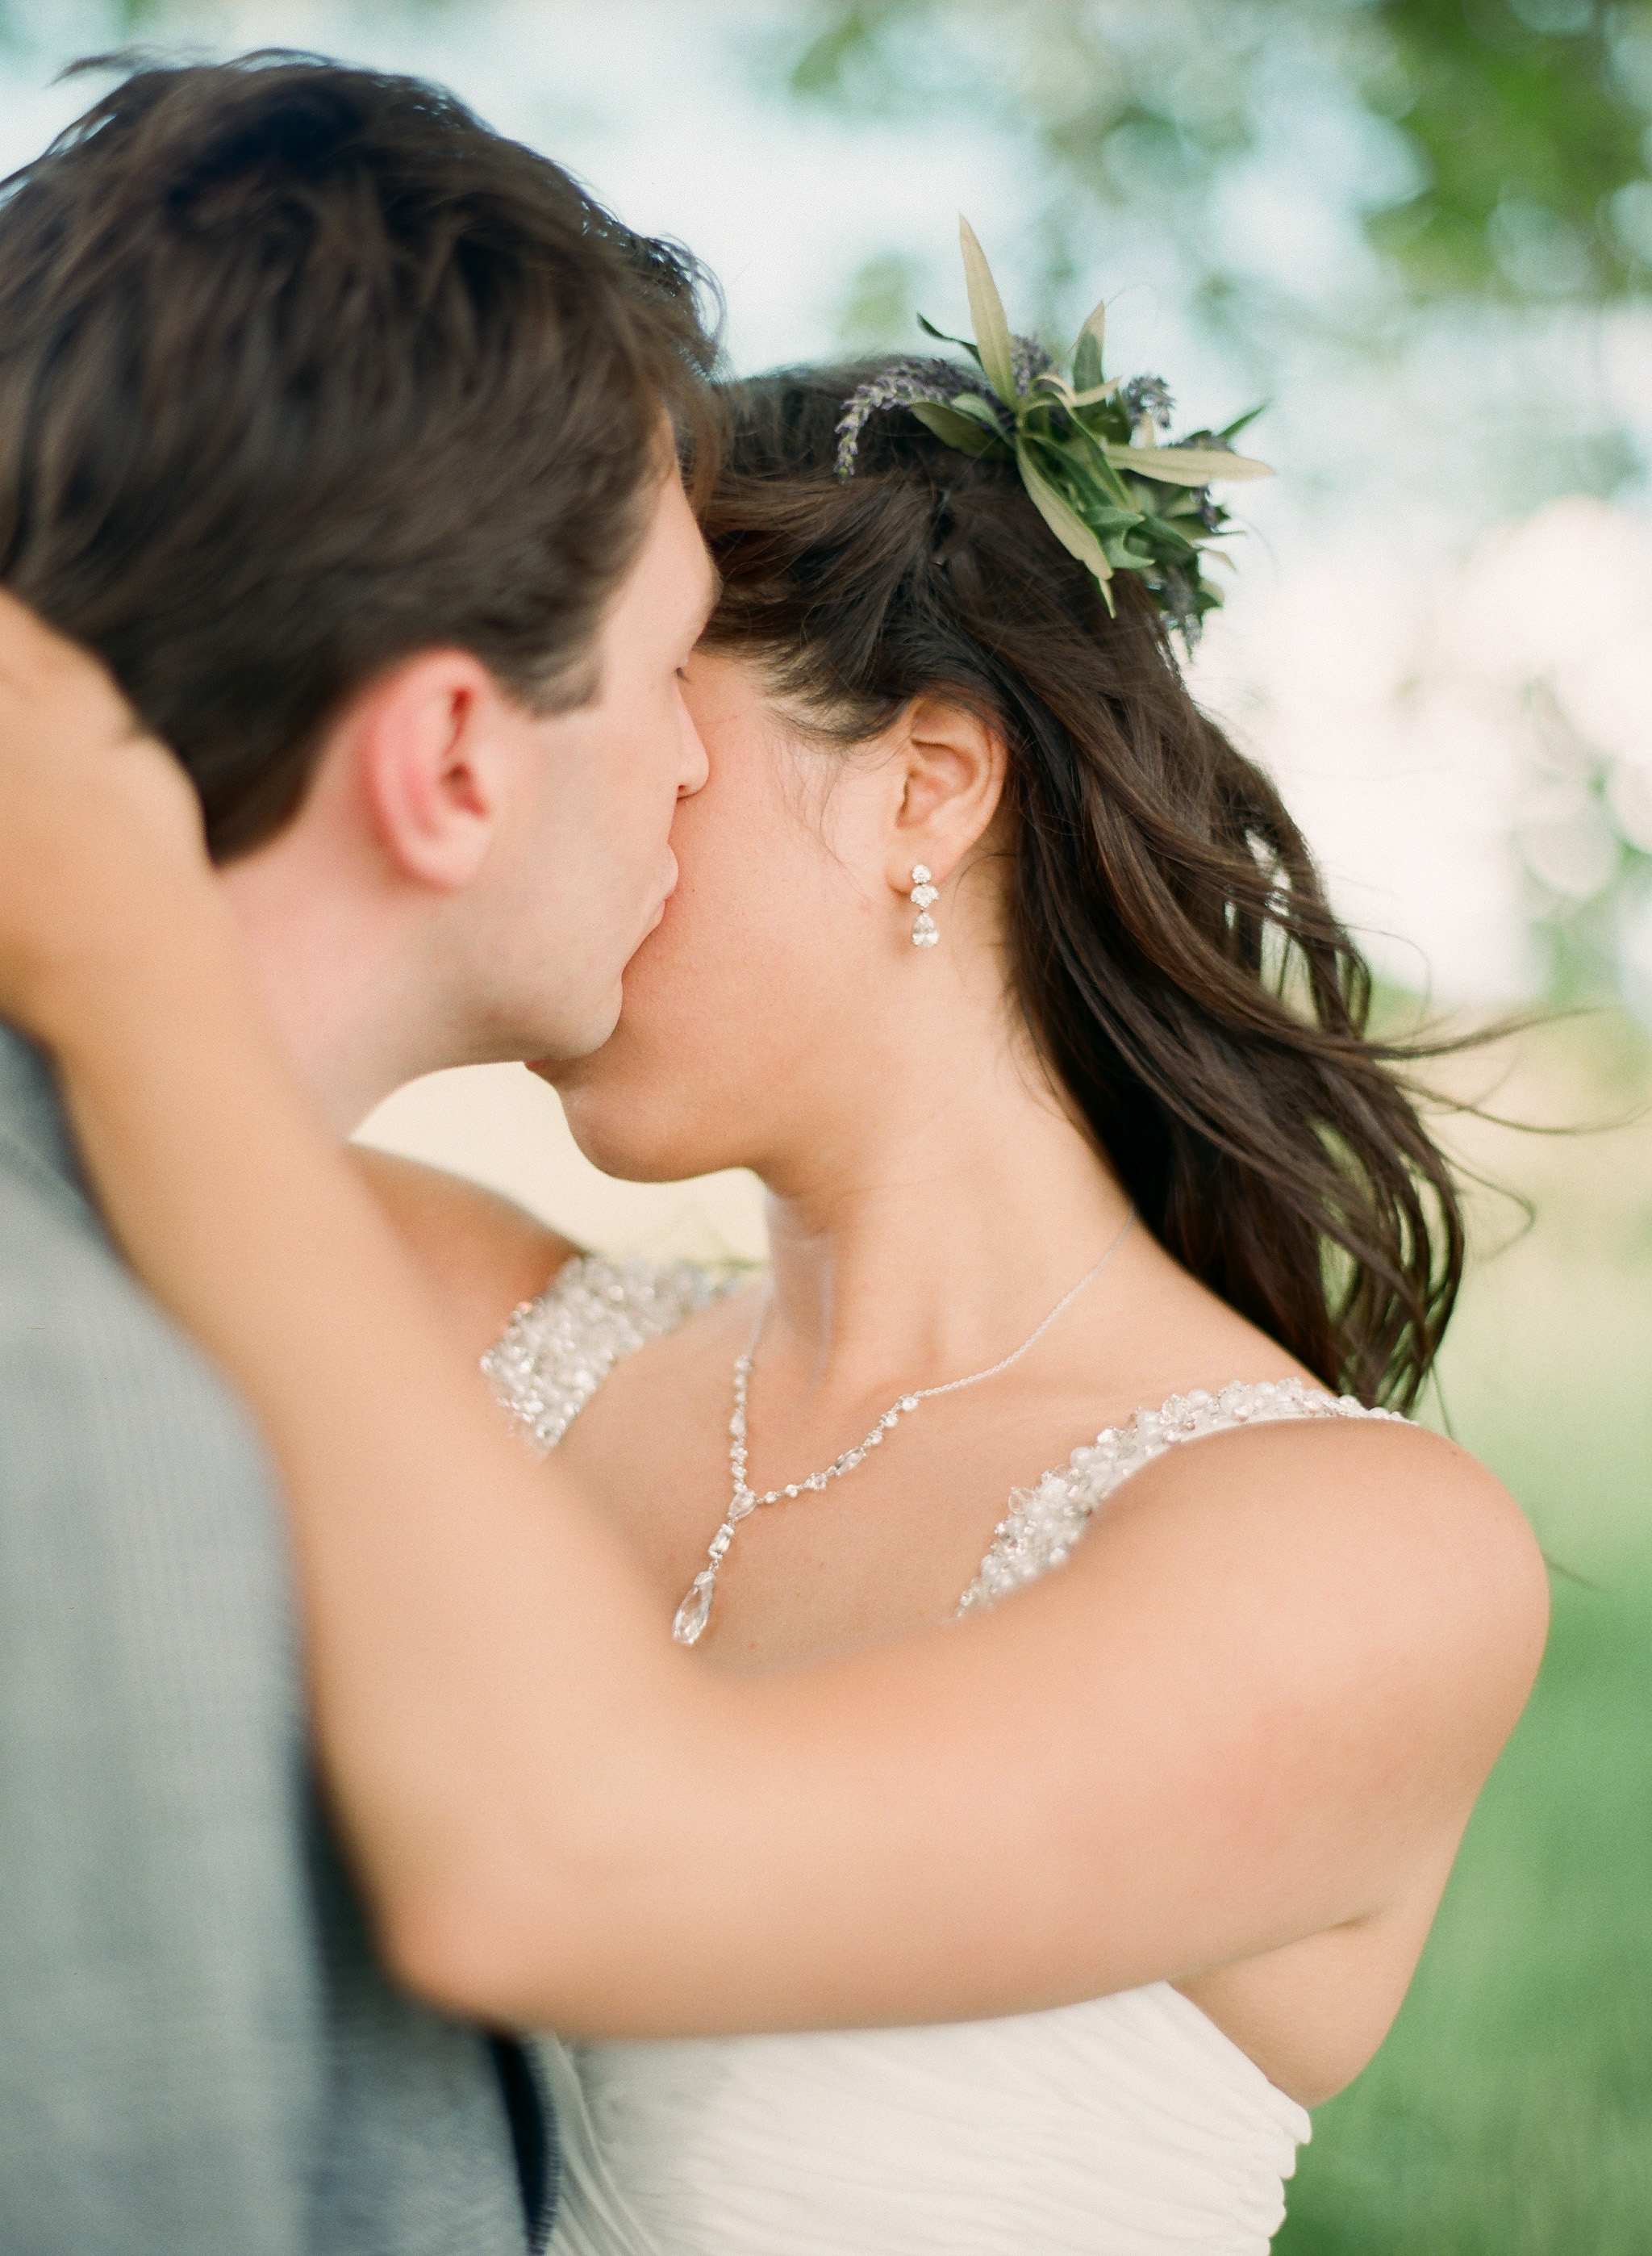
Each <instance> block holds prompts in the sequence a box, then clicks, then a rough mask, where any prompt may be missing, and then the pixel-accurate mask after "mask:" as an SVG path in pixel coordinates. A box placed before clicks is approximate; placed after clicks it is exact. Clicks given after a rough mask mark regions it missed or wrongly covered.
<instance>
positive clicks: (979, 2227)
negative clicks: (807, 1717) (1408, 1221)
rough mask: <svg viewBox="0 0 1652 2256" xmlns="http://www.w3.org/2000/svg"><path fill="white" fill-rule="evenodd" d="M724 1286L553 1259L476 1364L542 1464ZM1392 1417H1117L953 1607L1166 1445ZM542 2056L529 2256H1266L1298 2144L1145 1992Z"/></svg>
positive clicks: (1282, 2103)
mask: <svg viewBox="0 0 1652 2256" xmlns="http://www.w3.org/2000/svg"><path fill="white" fill-rule="evenodd" d="M722 1289H723V1287H722V1285H721V1283H720V1282H719V1281H718V1280H715V1279H714V1278H713V1277H712V1276H710V1275H709V1274H708V1273H706V1272H705V1271H702V1270H698V1269H693V1268H690V1267H687V1266H680V1265H679V1266H678V1267H675V1268H671V1269H661V1268H657V1267H654V1266H652V1265H649V1264H646V1263H643V1262H635V1261H632V1262H622V1263H609V1262H606V1261H599V1260H587V1261H577V1262H574V1263H573V1264H572V1265H570V1266H568V1267H567V1268H566V1269H564V1270H563V1271H562V1272H561V1273H560V1274H559V1277H558V1278H557V1279H556V1280H555V1282H554V1283H553V1284H552V1287H550V1289H549V1290H548V1291H547V1292H546V1293H545V1294H542V1296H541V1297H540V1298H539V1299H538V1301H532V1302H531V1303H529V1304H528V1305H527V1306H526V1307H524V1308H520V1309H518V1310H517V1314H516V1315H515V1316H514V1317H513V1318H512V1320H511V1322H510V1328H509V1329H508V1330H507V1331H506V1333H505V1335H504V1336H503V1339H502V1340H501V1341H500V1342H499V1343H498V1345H497V1346H496V1347H495V1348H494V1349H493V1350H491V1351H490V1352H489V1355H488V1356H487V1357H486V1358H485V1360H484V1368H485V1369H486V1371H488V1374H489V1378H490V1379H491V1381H492V1383H493V1385H494V1387H495V1390H496V1392H497V1393H498V1394H499V1396H500V1398H501V1399H502V1400H503V1402H504V1403H505V1404H506V1405H507V1406H509V1407H510V1410H511V1411H512V1412H513V1413H514V1414H516V1416H517V1417H518V1418H519V1419H520V1420H521V1421H523V1422H524V1425H526V1426H527V1427H528V1428H530V1429H531V1432H532V1433H533V1435H535V1436H536V1437H537V1439H538V1442H539V1443H540V1445H541V1446H542V1447H544V1448H545V1449H551V1448H554V1446H555V1445H556V1443H557V1442H559V1440H560V1439H561V1437H562V1435H563V1434H564V1433H565V1432H566V1429H567V1428H568V1425H569V1424H570V1422H571V1421H572V1420H573V1418H574V1417H576V1416H577V1415H578V1414H579V1412H580V1408H581V1407H582V1406H583V1405H584V1404H585V1403H586V1402H587V1401H588V1400H589V1399H590V1398H591V1396H592V1395H593V1394H594V1392H595V1391H596V1389H597V1387H598V1386H599V1385H601V1382H602V1380H603V1378H605V1377H606V1375H607V1373H608V1371H609V1370H610V1369H611V1368H612V1366H613V1364H615V1361H616V1360H617V1359H618V1358H619V1357H621V1356H622V1355H628V1354H629V1353H631V1352H632V1351H633V1350H635V1349H636V1348H639V1347H641V1346H642V1345H643V1343H644V1341H646V1340H649V1339H652V1338H656V1337H657V1336H659V1335H660V1334H661V1333H663V1332H666V1331H669V1330H671V1328H672V1327H673V1326H674V1325H675V1324H678V1323H680V1322H682V1321H683V1319H684V1318H685V1316H687V1315H691V1314H692V1312H693V1311H694V1310H695V1309H696V1308H703V1307H704V1306H706V1303H707V1302H708V1301H712V1300H713V1299H714V1298H715V1297H716V1296H717V1294H718V1293H719V1292H720V1291H721V1290H722ZM1387 1415H1390V1414H1389V1413H1386V1412H1381V1411H1367V1410H1365V1409H1364V1408H1363V1407H1362V1406H1360V1404H1359V1403H1358V1402H1355V1401H1353V1400H1352V1399H1349V1398H1346V1397H1344V1398H1341V1399H1339V1398H1338V1397H1336V1396H1334V1395H1331V1394H1325V1393H1321V1392H1318V1391H1317V1390H1314V1389H1311V1388H1308V1387H1304V1386H1303V1385H1300V1383H1299V1382H1297V1381H1296V1380H1289V1381H1285V1382H1282V1383H1279V1384H1271V1383H1268V1382H1264V1383H1262V1384H1261V1385H1232V1386H1229V1387H1227V1388H1225V1389H1224V1390H1223V1392H1221V1393H1220V1395H1216V1396H1213V1395H1209V1394H1206V1393H1194V1394H1189V1395H1178V1396H1175V1397H1173V1398H1172V1399H1170V1401H1169V1402H1167V1403H1166V1404H1165V1405H1164V1406H1163V1408H1162V1409H1160V1410H1157V1411H1141V1412H1138V1413H1137V1414H1136V1415H1135V1417H1134V1418H1133V1419H1131V1420H1130V1421H1129V1422H1128V1425H1125V1426H1123V1427H1120V1428H1113V1429H1110V1430H1109V1431H1108V1432H1107V1433H1105V1434H1103V1435H1101V1436H1100V1439H1099V1440H1098V1441H1096V1442H1093V1443H1092V1444H1090V1445H1089V1446H1087V1447H1086V1448H1083V1449H1075V1450H1074V1452H1073V1454H1072V1457H1071V1458H1070V1459H1069V1461H1068V1463H1066V1464H1065V1465H1064V1466H1063V1467H1061V1468H1060V1469H1059V1470H1057V1471H1053V1472H1048V1473H1045V1474H1044V1477H1043V1478H1042V1479H1041V1480H1040V1481H1039V1482H1038V1483H1037V1485H1036V1486H1035V1487H1033V1488H1031V1489H1030V1490H1017V1491H1016V1492H1015V1494H1014V1495H1013V1496H1012V1497H1011V1498H1010V1502H1009V1512H1008V1513H1007V1515H1006V1517H1005V1518H1004V1519H1003V1520H1002V1522H1001V1523H1000V1525H999V1527H998V1529H997V1532H996V1534H995V1539H994V1541H993V1545H992V1548H991V1549H990V1551H989V1552H988V1555H987V1557H986V1558H985V1560H984V1561H983V1562H982V1564H981V1572H980V1574H979V1575H978V1576H977V1577H976V1579H975V1581H974V1583H972V1584H971V1586H970V1588H969V1590H968V1591H967V1593H966V1594H965V1596H964V1598H963V1600H962V1601H961V1604H960V1611H964V1612H967V1611H973V1610H974V1608H976V1607H978V1606H982V1605H988V1604H991V1603H992V1602H993V1600H994V1599H995V1598H997V1597H1002V1595H1003V1594H1004V1593H1005V1592H1006V1591H1008V1590H1014V1589H1015V1588H1016V1586H1017V1585H1018V1584H1020V1583H1026V1582H1030V1581H1031V1580H1032V1578H1033V1577H1034V1576H1037V1575H1040V1574H1043V1573H1044V1572H1045V1571H1046V1569H1050V1568H1051V1567H1056V1566H1058V1565H1059V1564H1060V1563H1061V1562H1062V1561H1063V1560H1064V1559H1065V1557H1066V1556H1067V1552H1068V1549H1069V1547H1070V1546H1071V1545H1072V1542H1073V1541H1074V1540H1076V1539H1077V1538H1078V1537H1079V1535H1080V1534H1081V1533H1082V1531H1083V1528H1084V1526H1085V1523H1086V1520H1087V1519H1089V1517H1090V1515H1091V1514H1092V1513H1093V1512H1094V1511H1095V1510H1096V1509H1097V1507H1098V1506H1099V1505H1101V1504H1102V1503H1103V1502H1104V1500H1105V1499H1106V1498H1107V1497H1108V1496H1110V1495H1111V1494H1112V1492H1113V1491H1114V1489H1115V1488H1117V1487H1118V1485H1119V1484H1120V1483H1121V1481H1122V1480H1124V1479H1125V1478H1126V1477H1128V1475H1129V1474H1130V1473H1132V1472H1133V1471H1135V1470H1136V1468H1137V1467H1138V1466H1140V1465H1142V1464H1145V1463H1148V1462H1149V1460H1150V1459H1151V1458H1153V1457H1156V1456H1159V1455H1160V1454H1161V1453H1162V1452H1163V1450H1165V1449H1170V1448H1172V1447H1174V1446H1175V1445H1176V1444H1177V1443H1178V1442H1185V1441H1191V1440H1193V1439H1195V1438H1196V1437H1197V1436H1199V1435H1203V1434H1210V1433H1216V1432H1220V1431H1222V1430H1224V1429H1226V1428H1230V1427H1234V1426H1241V1425H1244V1424H1246V1423H1260V1422H1262V1421H1268V1420H1274V1419H1282V1418H1329V1417H1338V1416H1342V1417H1381V1416H1387ZM660 1634H661V1636H662V1637H664V1636H665V1635H666V1634H667V1625H666V1624H665V1623H664V1621H662V1623H661V1625H660ZM540 2052H541V2060H542V2065H543V2068H544V2070H545V2076H546V2078H547V2080H548V2082H549V2083H550V2084H551V2088H552V2095H553V2097H554V2099H555V2102H556V2107H557V2117H558V2126H559V2134H560V2138H561V2142H562V2151H563V2179H562V2193H561V2203H560V2207H559V2210H558V2215H557V2223H556V2229H555V2231H554V2233H553V2234H552V2242H551V2256H1164V2252H1172V2251H1173V2252H1177V2256H1265V2251H1266V2249H1267V2247H1268V2243H1269V2238H1270V2237H1271V2236H1272V2234H1273V2233H1274V2232H1275V2231H1276V2230H1277V2228H1278V2225H1279V2223H1280V2221H1281V2219H1282V2217H1283V2215H1284V2181H1285V2180H1286V2179H1287V2178H1288V2177H1289V2176H1290V2174H1291V2172H1292V2170H1293V2169H1294V2168H1295V2167H1296V2150H1297V2147H1298V2145H1299V2144H1301V2143H1302V2142H1303V2141H1304V2140H1306V2139H1307V2137H1308V2136H1309V2122H1308V2118H1307V2115H1306V2114H1305V2112H1304V2110H1303V2109H1302V2108H1301V2107H1299V2106H1298V2105H1297V2103H1296V2101H1295V2100H1293V2099H1290V2098H1288V2097H1286V2096H1285V2094H1284V2093H1283V2091H1279V2090H1276V2089H1275V2087H1274V2086H1273V2085H1272V2084H1271V2083H1269V2081H1268V2079H1267V2077H1266V2076H1264V2075H1263V2074H1262V2070H1261V2069H1259V2068H1258V2067H1257V2066H1256V2065H1255V2062H1253V2061H1251V2060H1249V2059H1248V2057H1247V2056H1246V2055H1245V2054H1244V2053H1242V2052H1241V2051H1240V2049H1239V2048H1238V2047H1237V2046H1236V2045H1235V2044H1234V2043H1233V2042H1232V2041H1230V2040H1229V2039H1228V2038H1227V2037H1226V2036H1224V2035H1223V2034H1222V2033H1221V2031H1220V2029H1219V2028H1217V2027H1216V2026H1215V2024H1214V2023H1213V2021H1210V2020H1207V2019H1206V2016H1205V2015H1204V2014H1203V2013H1201V2012H1200V2011H1199V2008H1198V2006H1194V2005H1192V2003H1191V2002H1190V2001H1189V2000H1188V1999H1186V1998H1185V1997H1183V1996H1182V1994H1181V1992H1179V1991H1177V1990H1175V1989H1172V1988H1171V1986H1170V1984H1169V1983H1168V1982H1155V1983H1151V1984H1149V1985H1148V1986H1147V1987H1146V1988H1144V1989H1139V1990H1130V1991H1126V1992H1121V1993H1120V1994H1117V1995H1114V1996H1113V1997H1107V1998H1095V1999H1089V2000H1087V2001H1086V2002H1085V2003H1083V2004H1081V2005H1076V2006H1063V2007H1060V2008H1059V2009H1058V2010H1056V2011H1054V2012H1044V2013H1023V2014H1017V2015H1013V2016H1010V2017H1008V2018H1005V2019H1002V2020H987V2021H972V2022H965V2023H948V2024H946V2025H943V2026H940V2027H927V2028H896V2029H864V2030H862V2029H854V2030H827V2031H824V2032H817V2033H813V2034H805V2035H797V2036H792V2035H784V2036H737V2037H694V2038H685V2039H675V2040H671V2041H662V2040H658V2039H646V2040H632V2041H624V2042H605V2043H595V2044H580V2045H571V2046H566V2047H564V2046H562V2045H560V2044H559V2043H557V2042H556V2041H554V2040H552V2039H547V2040H545V2041H543V2043H542V2045H541V2048H540Z"/></svg>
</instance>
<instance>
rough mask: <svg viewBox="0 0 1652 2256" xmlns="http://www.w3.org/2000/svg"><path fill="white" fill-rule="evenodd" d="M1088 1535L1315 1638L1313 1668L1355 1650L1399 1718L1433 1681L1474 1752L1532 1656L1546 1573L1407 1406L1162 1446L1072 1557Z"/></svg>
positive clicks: (1474, 1478) (1531, 1673)
mask: <svg viewBox="0 0 1652 2256" xmlns="http://www.w3.org/2000/svg"><path fill="white" fill-rule="evenodd" d="M1097 1539H1100V1540H1097ZM1091 1544H1093V1546H1094V1550H1095V1554H1096V1556H1095V1562H1094V1564H1095V1569H1096V1570H1097V1571H1098V1572H1106V1571H1107V1570H1108V1569H1109V1568H1111V1569H1116V1567H1117V1566H1118V1565H1119V1563H1120V1558H1119V1555H1120V1554H1121V1553H1125V1554H1135V1553H1137V1552H1139V1553H1140V1554H1141V1557H1140V1560H1139V1562H1138V1563H1139V1564H1140V1565H1142V1567H1143V1568H1146V1567H1148V1566H1149V1562H1152V1569H1153V1571H1155V1572H1156V1574H1158V1575H1161V1576H1173V1577H1176V1578H1177V1579H1178V1580H1179V1579H1182V1578H1185V1577H1191V1578H1192V1580H1193V1581H1194V1582H1196V1583H1199V1582H1202V1583H1207V1584H1208V1585H1209V1586H1210V1588H1211V1594H1212V1596H1213V1597H1217V1596H1218V1595H1220V1602H1221V1604H1223V1606H1224V1607H1225V1608H1226V1609H1227V1610H1229V1611H1231V1612H1232V1613H1234V1614H1235V1615H1237V1616H1240V1617H1242V1618H1243V1621H1244V1623H1245V1625H1247V1626H1248V1630H1249V1632H1251V1633H1252V1634H1253V1635H1254V1636H1255V1639H1257V1640H1258V1641H1259V1642H1260V1643H1262V1644H1264V1645H1266V1644H1271V1643H1275V1642H1276V1641H1277V1640H1279V1639H1284V1640H1287V1641H1290V1642H1294V1643H1295V1644H1297V1646H1298V1648H1299V1650H1301V1651H1302V1653H1304V1657H1305V1656H1306V1655H1307V1654H1309V1653H1312V1652H1314V1651H1318V1652H1319V1653H1320V1658H1321V1660H1323V1662H1324V1663H1325V1667H1326V1672H1327V1681H1329V1680H1330V1679H1331V1678H1333V1677H1335V1676H1337V1675H1339V1674H1342V1673H1343V1672H1344V1670H1345V1669H1346V1665H1347V1664H1348V1663H1349V1662H1350V1661H1351V1660H1353V1659H1354V1657H1355V1655H1356V1654H1360V1655H1363V1658H1364V1663H1365V1666H1366V1667H1367V1668H1368V1669H1369V1670H1371V1671H1372V1672H1374V1674H1375V1675H1377V1676H1380V1677H1381V1679H1382V1680H1383V1688H1384V1691H1385V1693H1386V1694H1387V1695H1388V1696H1390V1697H1391V1698H1393V1699H1394V1700H1395V1709H1394V1710H1393V1714H1394V1720H1395V1726H1396V1728H1399V1729H1403V1728H1404V1725H1403V1717H1404V1711H1405V1708H1406V1705H1407V1701H1408V1696H1409V1697H1411V1698H1414V1699H1416V1700H1417V1701H1418V1702H1419V1703H1421V1705H1422V1708H1424V1709H1425V1710H1431V1711H1432V1712H1434V1713H1437V1714H1438V1713H1439V1712H1443V1709H1442V1707H1441V1705H1440V1703H1441V1701H1442V1696H1445V1705H1447V1706H1449V1707H1450V1708H1451V1709H1452V1713H1453V1717H1454V1728H1458V1727H1466V1728H1467V1730H1468V1735H1469V1737H1470V1738H1479V1737H1480V1736H1481V1733H1483V1737H1484V1740H1485V1752H1486V1760H1487V1765H1489V1760H1490V1759H1491V1756H1492V1755H1493V1754H1494V1752H1495V1751H1496V1748H1497V1747H1498V1746H1500V1745H1501V1743H1502V1739H1503V1738H1504V1737H1505V1736H1506V1735H1507V1732H1508V1730H1509V1729H1511V1728H1512V1726H1513V1724H1514V1721H1515V1717H1517V1716H1518V1714H1519V1712H1520V1710H1521V1708H1522V1706H1523V1704H1524V1703H1525V1700H1526V1697H1527V1695H1528V1694H1529V1691H1530V1688H1531V1684H1532V1681H1533V1679H1534V1677H1535V1675H1536V1670H1537V1665H1538V1662H1539V1661H1540V1660H1541V1659H1542V1657H1543V1643H1544V1639H1545V1637H1546V1635H1547V1632H1548V1623H1549V1587H1548V1575H1547V1569H1546V1567H1545V1563H1544V1561H1543V1554H1542V1552H1541V1550H1540V1548H1539V1547H1538V1544H1537V1541H1536V1538H1535V1536H1534V1535H1533V1533H1532V1532H1531V1529H1530V1526H1529V1524H1528V1522H1527V1520H1526V1519H1525V1517H1524V1515H1523V1514H1522V1512H1521V1510H1520V1508H1519V1506H1518V1505H1516V1503H1515V1500H1514V1498H1512V1497H1511V1496H1510V1495H1509V1493H1508V1490H1507V1489H1506V1488H1505V1487H1504V1486H1503V1484H1502V1483H1501V1481H1499V1480H1498V1479H1497V1477H1495V1475H1494V1474H1493V1473H1492V1472H1490V1471H1488V1470H1487V1468H1486V1467H1485V1466H1484V1465H1482V1464H1480V1463H1479V1462H1478V1460H1477V1459H1475V1458H1474V1457H1473V1456H1470V1455H1469V1454H1468V1452H1467V1451H1466V1449H1460V1448H1459V1446H1458V1445H1457V1444H1456V1443H1455V1442H1450V1441H1447V1440H1446V1439H1445V1438H1444V1437H1443V1436H1442V1435H1438V1434H1436V1433H1433V1432H1431V1431H1430V1430H1429V1429H1427V1428H1424V1427H1421V1426H1415V1425H1411V1424H1409V1422H1407V1421H1404V1420H1401V1419H1387V1418H1384V1419H1377V1418H1369V1417H1354V1416H1348V1417H1320V1418H1307V1419H1300V1420H1291V1421H1280V1422H1277V1423H1274V1424H1266V1425H1248V1426H1246V1427H1245V1428H1243V1429H1242V1430H1240V1431H1230V1432H1227V1433H1216V1434H1212V1435H1209V1436H1207V1437H1206V1438H1204V1439H1201V1440H1199V1442H1197V1443H1196V1444H1195V1445H1194V1446H1192V1447H1183V1448H1177V1449H1170V1450H1167V1451H1166V1452H1165V1454H1164V1455H1163V1456H1161V1457H1159V1458H1157V1459H1156V1461H1155V1462H1153V1463H1150V1464H1149V1465H1147V1466H1145V1467H1144V1468H1143V1470H1142V1471H1141V1472H1139V1473H1138V1474H1136V1475H1135V1477H1134V1478H1133V1479H1132V1480H1130V1481H1128V1482H1127V1483H1126V1484H1124V1486H1123V1488H1122V1489H1121V1490H1120V1491H1118V1493H1117V1495H1116V1497H1115V1498H1113V1499H1112V1500H1110V1502H1109V1504H1108V1505H1107V1507H1106V1508H1105V1511H1104V1512H1103V1514H1102V1515H1100V1525H1098V1526H1096V1527H1094V1528H1093V1531H1092V1537H1091V1539H1090V1542H1089V1543H1086V1544H1085V1545H1080V1546H1079V1547H1077V1548H1076V1549H1075V1551H1074V1553H1073V1562H1074V1564H1077V1563H1078V1562H1079V1560H1080V1559H1081V1558H1082V1557H1083V1555H1084V1553H1085V1551H1086V1549H1089V1548H1090V1547H1091ZM1108 1554H1111V1555H1112V1556H1111V1558H1109V1557H1108V1556H1107V1555H1108ZM1355 1673H1356V1674H1358V1670H1357V1669H1356V1672H1355ZM1472 1716H1477V1717H1478V1719H1479V1722H1480V1726H1481V1732H1480V1733H1477V1732H1475V1731H1474V1730H1473V1724H1472V1721H1471V1717H1472Z"/></svg>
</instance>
